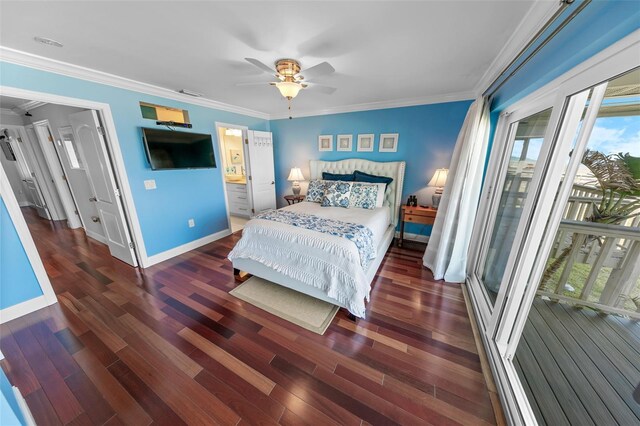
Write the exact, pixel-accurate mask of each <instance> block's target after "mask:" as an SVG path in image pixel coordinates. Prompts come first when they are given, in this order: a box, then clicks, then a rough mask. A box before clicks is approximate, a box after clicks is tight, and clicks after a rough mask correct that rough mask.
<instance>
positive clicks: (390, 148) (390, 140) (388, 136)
mask: <svg viewBox="0 0 640 426" xmlns="http://www.w3.org/2000/svg"><path fill="white" fill-rule="evenodd" d="M397 151H398V134H397V133H383V134H381V135H380V144H379V147H378V152H397Z"/></svg>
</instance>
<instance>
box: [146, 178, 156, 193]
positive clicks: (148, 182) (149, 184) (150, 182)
mask: <svg viewBox="0 0 640 426" xmlns="http://www.w3.org/2000/svg"><path fill="white" fill-rule="evenodd" d="M144 189H146V190H147V191H148V190H150V189H156V180H155V179H149V180H145V181H144Z"/></svg>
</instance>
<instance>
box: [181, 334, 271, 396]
mask: <svg viewBox="0 0 640 426" xmlns="http://www.w3.org/2000/svg"><path fill="white" fill-rule="evenodd" d="M178 334H180V336H182V337H184V338H185V339H186V340H187V341H188V342H190V343H191V344H192V345H194V346H195V347H197V348H198V349H200V350H201V351H202V352H204V353H206V354H207V355H209V356H210V357H211V358H213V359H215V360H216V361H218V362H219V363H220V364H222V365H224V366H225V367H227V368H228V369H229V370H231V371H233V372H235V373H236V374H237V375H238V376H240V377H242V378H243V379H244V380H246V381H247V382H249V383H251V384H252V385H253V386H255V387H256V389H258V390H259V391H260V392H262V393H264V394H265V395H269V394H270V393H271V391H272V390H273V388H274V387H275V385H276V384H275V383H274V382H273V381H271V380H269V379H268V378H267V377H265V376H263V375H262V374H260V373H258V372H257V371H256V370H254V369H253V368H251V367H249V366H248V365H246V364H244V363H243V362H242V361H240V360H238V359H237V358H235V357H233V356H232V355H230V354H229V353H227V352H225V351H224V350H223V349H221V348H219V347H218V346H216V345H214V344H213V343H211V342H210V341H208V340H207V339H205V338H204V337H202V336H201V335H199V334H198V333H196V332H194V331H193V330H191V329H188V328H184V329H182V330H181V331H180V333H178Z"/></svg>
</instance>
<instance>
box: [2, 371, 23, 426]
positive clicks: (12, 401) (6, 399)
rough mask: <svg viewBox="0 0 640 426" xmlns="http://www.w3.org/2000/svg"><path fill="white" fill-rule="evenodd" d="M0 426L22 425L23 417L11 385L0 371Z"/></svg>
mask: <svg viewBox="0 0 640 426" xmlns="http://www.w3.org/2000/svg"><path fill="white" fill-rule="evenodd" d="M0 392H1V394H0V425H2V426H18V425H24V424H26V422H25V421H24V417H23V416H22V412H21V411H20V407H19V406H18V401H16V397H15V395H14V394H13V389H12V386H11V383H9V380H8V379H7V376H5V374H4V371H2V369H0Z"/></svg>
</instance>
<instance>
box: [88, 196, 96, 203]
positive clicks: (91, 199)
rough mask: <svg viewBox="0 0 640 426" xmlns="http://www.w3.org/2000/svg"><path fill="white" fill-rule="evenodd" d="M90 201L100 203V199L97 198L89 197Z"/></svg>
mask: <svg viewBox="0 0 640 426" xmlns="http://www.w3.org/2000/svg"><path fill="white" fill-rule="evenodd" d="M89 201H92V202H94V203H95V202H96V201H98V199H97V198H96V197H89Z"/></svg>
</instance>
